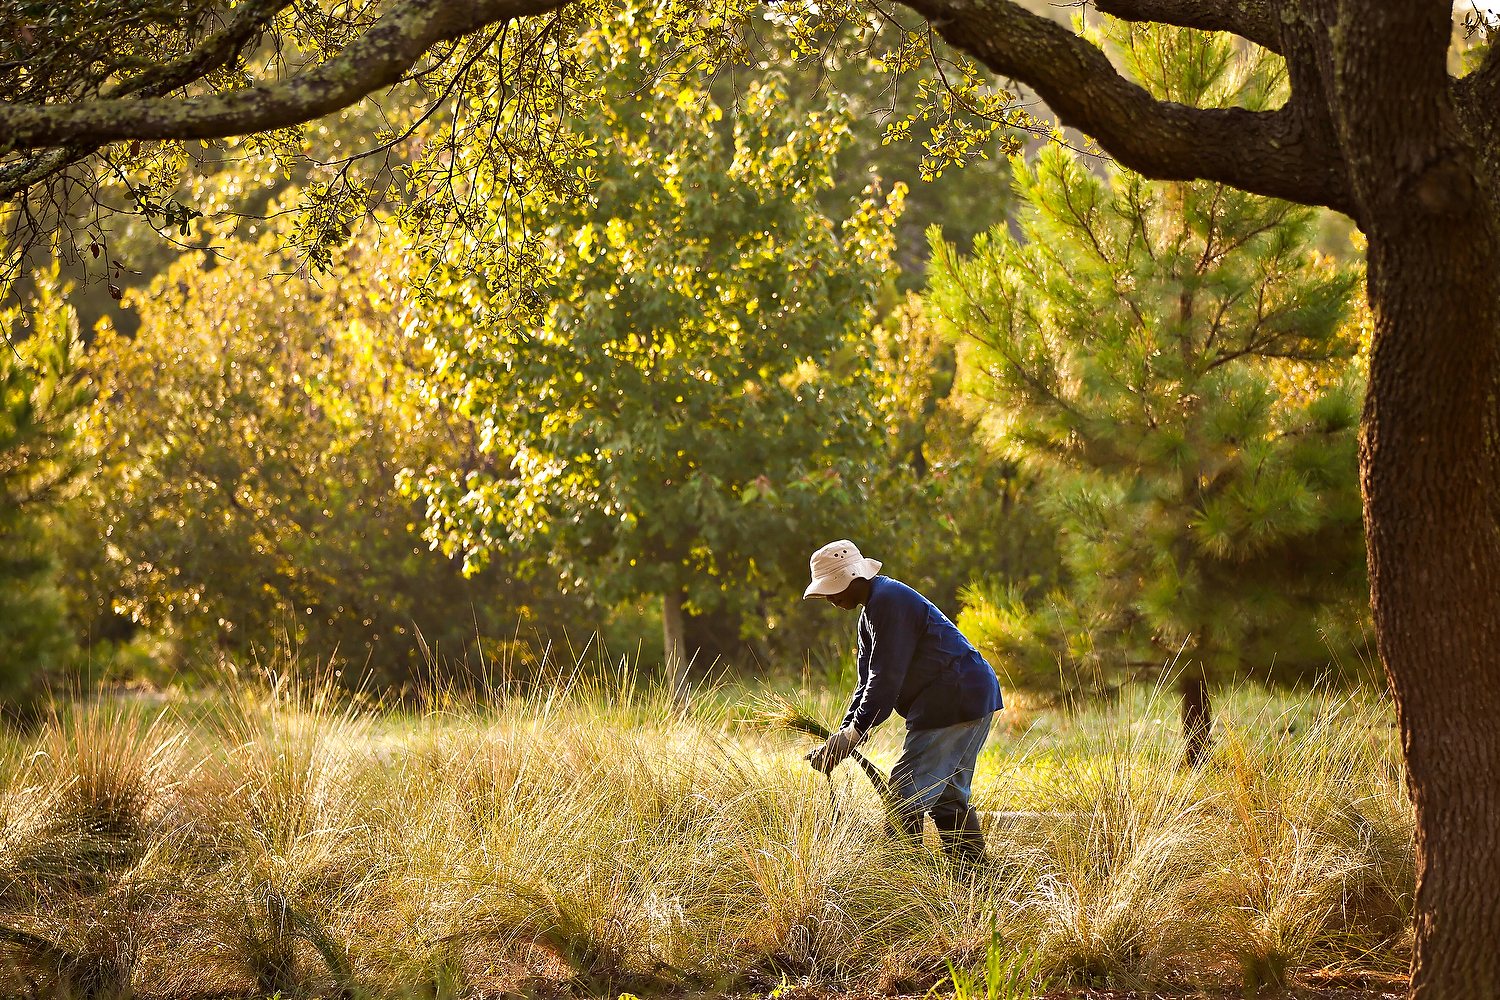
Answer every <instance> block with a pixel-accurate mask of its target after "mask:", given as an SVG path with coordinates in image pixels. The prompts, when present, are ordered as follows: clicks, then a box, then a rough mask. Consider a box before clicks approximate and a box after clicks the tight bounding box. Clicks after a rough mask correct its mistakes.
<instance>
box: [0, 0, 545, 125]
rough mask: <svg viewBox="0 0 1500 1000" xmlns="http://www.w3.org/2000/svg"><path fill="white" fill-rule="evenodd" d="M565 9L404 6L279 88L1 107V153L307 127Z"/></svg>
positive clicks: (483, 3) (463, 3) (506, 4)
mask: <svg viewBox="0 0 1500 1000" xmlns="http://www.w3.org/2000/svg"><path fill="white" fill-rule="evenodd" d="M564 3H565V0H403V2H402V3H400V4H398V5H397V6H396V7H395V8H394V9H393V10H392V11H391V12H390V13H388V14H386V15H385V16H383V17H382V18H380V20H378V21H376V22H375V23H374V24H373V25H371V26H370V28H369V30H368V31H366V32H365V33H364V34H363V35H361V36H360V37H359V38H357V39H355V40H354V41H353V42H350V43H349V45H347V46H346V47H345V48H344V50H343V51H342V52H340V53H339V54H338V55H337V56H335V57H334V58H332V59H330V60H328V61H327V62H324V63H322V64H320V65H318V66H315V67H313V68H311V69H309V70H307V71H306V72H303V73H299V74H297V75H296V76H294V77H291V78H290V79H287V80H280V81H277V82H275V83H270V84H264V85H257V86H252V87H246V88H244V89H243V90H233V91H229V92H227V93H224V94H216V95H212V96H207V97H195V98H189V99H186V100H177V99H170V98H160V97H158V98H149V99H145V100H124V99H112V100H111V99H101V100H95V101H83V102H79V103H76V104H59V105H43V106H37V105H31V106H19V107H17V106H11V107H0V149H12V150H14V149H23V148H33V149H34V148H38V147H46V146H62V145H76V146H83V145H94V146H98V145H103V144H105V143H109V142H117V141H119V140H122V139H216V138H223V137H225V136H232V135H245V134H248V133H251V132H266V131H271V130H273V129H279V128H288V127H291V126H293V125H300V124H302V123H303V122H307V121H313V120H315V119H317V118H321V117H323V116H324V115H326V114H330V113H332V112H334V111H338V110H339V109H341V108H345V107H348V106H349V105H350V104H353V103H354V102H355V101H358V100H359V99H360V98H362V97H364V96H365V95H366V94H369V93H372V92H373V91H376V90H379V89H380V88H382V87H386V86H390V85H392V84H395V83H397V82H399V81H400V79H401V77H402V75H403V74H404V73H405V72H406V71H407V70H408V69H409V68H410V67H411V65H412V64H413V63H415V62H416V61H417V60H418V59H420V58H421V57H422V54H423V53H424V52H426V51H427V50H428V49H429V48H431V47H432V46H433V45H436V44H438V43H440V42H444V41H448V40H451V39H454V38H459V37H462V36H463V35H467V34H469V33H471V32H473V31H477V30H478V29H480V28H483V27H485V26H486V25H490V24H494V23H496V22H497V21H502V20H506V19H509V18H516V17H525V16H528V15H532V14H541V13H546V12H547V11H550V10H555V9H557V8H559V7H562V6H563V5H564Z"/></svg>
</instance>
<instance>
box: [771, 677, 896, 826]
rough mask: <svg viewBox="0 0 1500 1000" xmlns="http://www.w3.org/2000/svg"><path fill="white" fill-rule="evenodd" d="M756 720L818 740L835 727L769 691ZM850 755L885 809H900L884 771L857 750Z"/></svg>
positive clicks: (773, 727)
mask: <svg viewBox="0 0 1500 1000" xmlns="http://www.w3.org/2000/svg"><path fill="white" fill-rule="evenodd" d="M755 721H756V723H757V724H759V725H760V726H761V727H762V728H764V729H767V730H773V731H775V730H781V731H785V732H791V733H801V734H802V735H804V736H810V737H812V738H813V739H816V740H826V739H828V737H829V736H831V735H832V734H833V732H832V730H830V729H829V728H828V727H827V726H825V725H824V724H823V723H822V722H821V721H820V720H818V719H817V718H816V717H814V716H813V715H811V714H809V713H808V712H807V711H806V710H805V709H803V708H802V707H801V706H799V705H796V704H794V703H792V702H790V701H788V700H787V699H785V698H783V697H782V696H781V695H778V694H770V695H767V696H765V697H764V698H763V699H761V701H760V705H759V707H758V708H757V710H756V713H755ZM850 756H852V757H853V758H854V761H855V763H857V764H858V765H859V766H860V768H861V769H862V770H863V771H864V772H865V777H867V778H869V779H870V784H872V785H874V786H875V791H876V792H877V793H878V794H879V795H880V801H881V802H883V803H885V807H886V809H887V810H890V811H893V812H895V811H899V810H897V808H896V806H897V803H896V802H895V800H894V799H892V797H891V783H890V780H889V779H887V778H886V776H885V772H884V771H882V770H881V769H880V768H878V767H876V766H875V764H874V762H873V761H871V760H870V758H868V757H866V756H865V755H864V754H862V753H860V752H859V751H858V750H854V751H851V752H850Z"/></svg>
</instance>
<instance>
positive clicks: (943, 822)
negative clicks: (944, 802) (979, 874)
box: [932, 806, 988, 864]
mask: <svg viewBox="0 0 1500 1000" xmlns="http://www.w3.org/2000/svg"><path fill="white" fill-rule="evenodd" d="M932 821H933V823H934V825H936V826H937V828H938V836H940V837H941V838H942V840H943V850H944V851H946V852H947V854H948V857H950V858H952V859H953V860H954V861H955V862H967V863H969V864H980V863H982V862H984V861H986V860H988V856H987V855H986V854H985V853H984V831H983V830H981V829H980V827H979V813H978V811H976V810H975V809H972V808H970V807H969V806H964V807H962V808H959V809H951V810H950V809H944V810H942V811H941V812H934V813H933V816H932Z"/></svg>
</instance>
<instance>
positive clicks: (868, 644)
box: [839, 611, 874, 729]
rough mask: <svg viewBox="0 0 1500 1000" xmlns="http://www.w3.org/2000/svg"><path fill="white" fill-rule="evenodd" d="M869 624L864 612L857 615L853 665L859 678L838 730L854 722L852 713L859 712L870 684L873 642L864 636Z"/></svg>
mask: <svg viewBox="0 0 1500 1000" xmlns="http://www.w3.org/2000/svg"><path fill="white" fill-rule="evenodd" d="M869 627H870V626H869V623H868V622H867V621H865V613H864V611H860V613H859V624H858V625H857V626H855V630H854V632H855V637H856V638H855V641H856V643H857V645H856V649H857V652H856V654H855V658H854V663H855V673H856V674H857V675H858V677H859V683H858V684H857V685H855V687H854V694H853V695H851V696H850V698H849V710H848V711H847V712H845V713H844V720H843V721H842V722H840V723H839V728H840V729H844V728H845V727H847V726H848V725H849V723H851V722H853V721H854V713H855V712H858V711H859V705H860V702H862V701H864V699H865V688H866V686H868V684H869V682H870V650H871V648H872V647H873V646H874V642H873V641H871V639H870V637H869V636H868V635H867V634H866V633H867V632H868V631H869Z"/></svg>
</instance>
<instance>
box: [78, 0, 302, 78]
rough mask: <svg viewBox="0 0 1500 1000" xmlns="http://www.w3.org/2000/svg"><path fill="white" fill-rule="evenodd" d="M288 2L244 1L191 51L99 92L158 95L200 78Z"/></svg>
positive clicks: (234, 52) (231, 56)
mask: <svg viewBox="0 0 1500 1000" xmlns="http://www.w3.org/2000/svg"><path fill="white" fill-rule="evenodd" d="M291 4H292V0H252V2H250V3H247V4H243V5H241V6H240V7H239V8H238V12H237V13H236V14H235V17H234V20H232V21H230V22H229V24H227V25H225V26H224V27H223V28H222V29H220V30H219V31H216V32H214V33H213V34H211V35H209V36H208V37H207V38H205V39H204V40H203V42H202V44H200V45H199V46H198V47H197V48H196V49H194V50H193V51H191V52H189V53H187V54H186V55H182V56H179V57H178V58H176V59H173V60H171V61H170V62H167V63H163V64H162V65H160V66H156V67H154V68H152V69H150V70H147V71H146V72H144V73H140V74H137V75H136V76H133V77H131V78H130V79H129V80H125V81H122V82H121V83H120V84H119V85H118V86H116V87H113V88H108V89H106V90H105V92H104V93H103V95H102V96H103V97H106V98H110V97H124V96H125V95H127V94H140V95H142V96H145V97H160V96H161V95H163V94H167V93H170V92H171V91H173V90H175V89H177V88H178V87H182V86H185V85H187V84H189V83H192V82H193V81H194V80H201V79H202V78H203V77H204V76H205V75H207V74H209V73H212V72H213V71H214V70H216V69H218V68H220V67H221V66H223V65H224V64H225V63H227V62H229V61H230V60H232V59H234V58H235V57H236V56H238V55H239V54H240V51H241V50H242V49H244V47H245V45H246V44H247V43H249V41H250V40H251V39H252V38H254V37H255V36H257V35H259V34H260V33H261V32H263V31H264V30H265V29H266V26H267V25H268V24H270V22H271V19H272V18H274V17H275V16H276V15H277V14H278V13H280V12H281V11H282V10H284V9H286V8H287V7H289V6H291Z"/></svg>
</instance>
